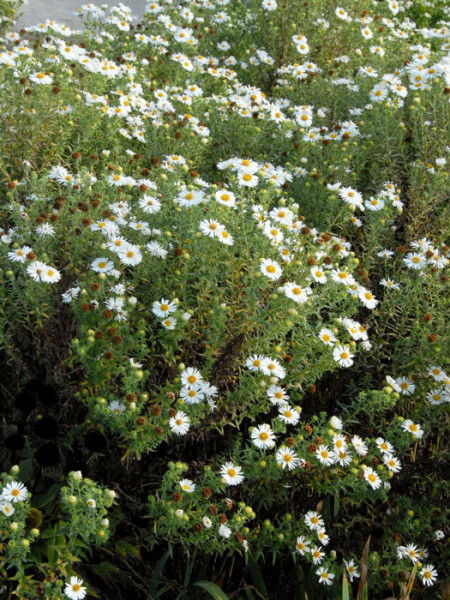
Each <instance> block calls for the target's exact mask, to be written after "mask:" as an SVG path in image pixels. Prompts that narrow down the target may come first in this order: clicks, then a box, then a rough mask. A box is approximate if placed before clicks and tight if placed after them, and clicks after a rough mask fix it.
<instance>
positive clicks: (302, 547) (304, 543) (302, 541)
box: [295, 535, 311, 556]
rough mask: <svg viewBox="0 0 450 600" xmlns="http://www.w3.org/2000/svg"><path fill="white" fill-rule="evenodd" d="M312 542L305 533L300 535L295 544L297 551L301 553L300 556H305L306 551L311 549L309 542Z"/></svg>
mask: <svg viewBox="0 0 450 600" xmlns="http://www.w3.org/2000/svg"><path fill="white" fill-rule="evenodd" d="M310 543H311V542H310V541H309V540H307V539H306V538H305V537H304V536H303V535H300V536H298V538H297V542H296V545H295V551H296V552H298V553H299V554H300V556H305V553H306V552H309V551H310V548H309V544H310Z"/></svg>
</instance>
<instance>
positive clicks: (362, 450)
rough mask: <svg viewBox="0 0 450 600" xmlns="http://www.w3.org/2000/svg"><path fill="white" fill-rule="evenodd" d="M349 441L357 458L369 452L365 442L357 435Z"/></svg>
mask: <svg viewBox="0 0 450 600" xmlns="http://www.w3.org/2000/svg"><path fill="white" fill-rule="evenodd" d="M351 441H352V445H353V448H354V449H355V451H356V454H357V455H358V456H366V454H367V453H368V452H369V448H368V447H367V444H366V442H365V441H364V440H363V439H362V438H361V437H360V436H359V435H354V436H353V437H352V440H351Z"/></svg>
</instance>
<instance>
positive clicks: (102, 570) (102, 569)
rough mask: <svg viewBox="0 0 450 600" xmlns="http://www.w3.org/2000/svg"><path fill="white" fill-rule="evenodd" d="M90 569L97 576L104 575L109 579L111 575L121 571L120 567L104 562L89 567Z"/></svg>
mask: <svg viewBox="0 0 450 600" xmlns="http://www.w3.org/2000/svg"><path fill="white" fill-rule="evenodd" d="M89 568H90V569H92V570H93V571H94V573H96V574H97V575H100V576H102V575H104V576H107V577H108V576H109V575H111V573H118V572H119V571H120V569H119V568H118V567H116V566H115V565H113V564H111V563H109V562H102V563H100V564H98V565H89Z"/></svg>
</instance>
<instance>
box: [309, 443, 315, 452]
mask: <svg viewBox="0 0 450 600" xmlns="http://www.w3.org/2000/svg"><path fill="white" fill-rule="evenodd" d="M308 450H309V451H310V452H313V453H314V452H315V451H316V450H317V446H316V445H315V444H309V446H308Z"/></svg>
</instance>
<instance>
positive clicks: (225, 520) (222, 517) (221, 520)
mask: <svg viewBox="0 0 450 600" xmlns="http://www.w3.org/2000/svg"><path fill="white" fill-rule="evenodd" d="M219 521H220V522H221V523H222V525H225V523H226V522H227V521H228V519H227V515H224V514H222V515H220V517H219Z"/></svg>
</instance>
